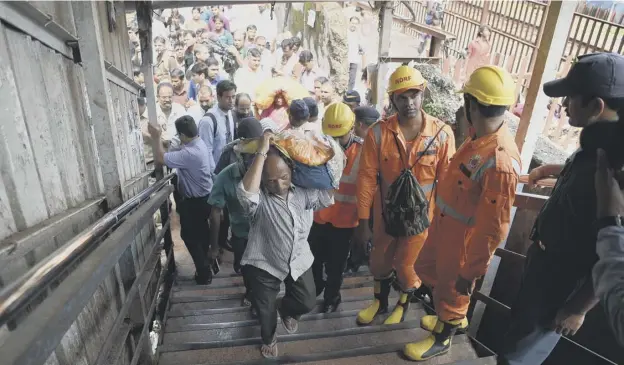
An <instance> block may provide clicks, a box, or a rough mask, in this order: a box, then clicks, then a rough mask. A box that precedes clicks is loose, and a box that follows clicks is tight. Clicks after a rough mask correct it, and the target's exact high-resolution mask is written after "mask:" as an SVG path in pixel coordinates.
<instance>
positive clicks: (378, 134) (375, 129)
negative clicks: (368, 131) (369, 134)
mask: <svg viewBox="0 0 624 365" xmlns="http://www.w3.org/2000/svg"><path fill="white" fill-rule="evenodd" d="M373 135H375V144H376V145H377V148H381V123H379V122H377V123H376V124H375V125H374V126H373Z"/></svg>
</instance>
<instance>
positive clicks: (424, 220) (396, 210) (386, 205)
mask: <svg viewBox="0 0 624 365" xmlns="http://www.w3.org/2000/svg"><path fill="white" fill-rule="evenodd" d="M441 131H442V128H440V129H439V130H438V132H437V133H436V135H435V137H433V138H432V139H431V140H430V141H429V143H428V144H427V146H425V150H424V151H423V152H421V153H420V156H418V159H417V160H416V162H414V164H413V165H412V166H410V167H409V168H404V169H403V171H401V174H400V175H399V177H397V179H396V180H394V182H393V183H392V184H390V186H389V187H388V191H387V192H386V195H385V197H384V194H383V192H382V187H381V186H382V184H381V171H380V172H379V174H378V175H377V176H378V180H379V181H378V184H379V193H380V194H381V211H382V217H383V219H384V225H385V228H386V233H387V234H388V235H390V236H392V237H410V236H416V235H418V234H421V233H422V232H424V231H425V230H426V229H427V228H429V224H430V222H429V214H428V213H429V204H430V203H431V201H427V196H426V195H425V192H424V191H423V189H422V187H421V186H420V184H419V183H418V180H416V177H415V176H414V174H413V173H412V169H413V168H414V166H416V164H417V163H418V161H420V159H421V158H422V157H423V156H424V155H425V154H426V153H427V151H428V150H429V148H430V147H431V145H432V144H433V143H434V142H435V140H436V138H437V137H438V135H439V134H440V132H441ZM394 141H395V143H396V145H397V148H398V149H399V156H401V161H402V162H403V156H402V155H401V152H400V151H401V149H400V146H399V140H398V139H397V135H396V134H394ZM379 151H380V156H381V144H380V145H379ZM403 165H404V166H405V165H406V163H405V162H403ZM379 166H381V157H380V164H379ZM435 179H436V177H434V184H435ZM434 187H435V185H434ZM433 194H435V190H434V189H432V191H431V196H433Z"/></svg>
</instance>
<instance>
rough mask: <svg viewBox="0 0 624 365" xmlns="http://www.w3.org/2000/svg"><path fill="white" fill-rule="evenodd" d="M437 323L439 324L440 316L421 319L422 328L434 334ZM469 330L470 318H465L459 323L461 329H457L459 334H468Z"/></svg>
mask: <svg viewBox="0 0 624 365" xmlns="http://www.w3.org/2000/svg"><path fill="white" fill-rule="evenodd" d="M436 323H438V316H436V315H428V316H423V317H422V318H421V319H420V328H422V329H424V330H425V331H429V332H433V330H434V329H435V325H436ZM467 329H468V318H466V317H464V318H462V320H461V322H460V323H459V327H457V332H462V333H463V332H466V330H467Z"/></svg>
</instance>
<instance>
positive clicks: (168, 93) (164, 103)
mask: <svg viewBox="0 0 624 365" xmlns="http://www.w3.org/2000/svg"><path fill="white" fill-rule="evenodd" d="M156 95H157V98H158V102H157V103H156V120H157V121H158V125H159V126H160V127H161V128H162V138H163V140H165V141H167V142H169V141H171V139H172V138H173V137H174V136H175V130H176V129H175V121H176V120H177V119H178V118H180V117H181V116H183V115H185V114H186V110H185V109H184V106H182V105H180V104H178V103H174V102H173V85H171V83H169V82H161V83H160V84H158V87H157V88H156Z"/></svg>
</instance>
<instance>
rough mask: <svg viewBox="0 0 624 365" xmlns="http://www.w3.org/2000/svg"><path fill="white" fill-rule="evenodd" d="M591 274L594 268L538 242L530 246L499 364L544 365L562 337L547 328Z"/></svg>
mask: <svg viewBox="0 0 624 365" xmlns="http://www.w3.org/2000/svg"><path fill="white" fill-rule="evenodd" d="M589 273H591V265H587V264H583V263H575V262H572V260H570V259H566V258H563V257H558V256H556V255H553V254H549V253H547V252H545V251H543V250H542V249H541V248H540V247H539V245H538V244H537V243H534V244H532V245H531V246H530V247H529V250H528V251H527V258H526V261H525V267H524V273H523V276H522V285H521V287H520V291H519V292H518V296H517V298H516V300H515V301H514V303H513V305H512V307H511V318H510V323H509V329H508V331H507V333H506V334H505V336H504V340H503V344H502V351H501V352H500V353H499V359H498V361H499V364H527V365H529V364H541V363H542V362H543V361H544V360H545V359H546V358H547V357H548V355H549V354H550V352H551V351H552V350H553V349H554V347H555V345H556V344H557V341H558V340H559V337H560V336H559V335H558V334H556V333H555V332H554V331H550V330H548V328H549V327H550V325H551V323H552V321H553V320H554V319H555V316H556V314H557V312H558V311H559V309H561V308H562V307H563V306H564V305H565V303H566V301H567V300H568V298H569V297H570V295H571V294H572V293H573V292H574V290H575V289H576V288H577V287H578V286H579V285H580V284H582V282H583V279H584V277H586V276H587V275H588V274H589Z"/></svg>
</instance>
